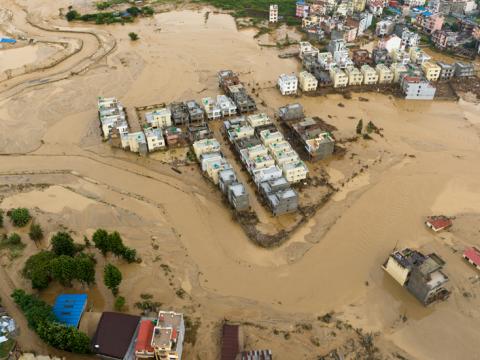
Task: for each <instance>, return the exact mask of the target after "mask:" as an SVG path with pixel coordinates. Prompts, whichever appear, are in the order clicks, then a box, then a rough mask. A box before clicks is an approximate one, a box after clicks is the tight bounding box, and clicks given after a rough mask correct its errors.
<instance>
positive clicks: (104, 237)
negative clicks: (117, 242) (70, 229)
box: [92, 229, 109, 256]
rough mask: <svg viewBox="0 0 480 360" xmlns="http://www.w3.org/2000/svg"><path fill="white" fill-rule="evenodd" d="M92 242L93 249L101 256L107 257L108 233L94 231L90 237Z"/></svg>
mask: <svg viewBox="0 0 480 360" xmlns="http://www.w3.org/2000/svg"><path fill="white" fill-rule="evenodd" d="M92 241H93V243H94V244H95V247H96V248H97V249H98V250H100V252H101V253H102V254H103V256H105V255H107V253H108V251H109V246H108V232H107V231H106V230H104V229H98V230H97V231H95V233H94V234H93V237H92Z"/></svg>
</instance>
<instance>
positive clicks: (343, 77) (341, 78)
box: [330, 68, 348, 88]
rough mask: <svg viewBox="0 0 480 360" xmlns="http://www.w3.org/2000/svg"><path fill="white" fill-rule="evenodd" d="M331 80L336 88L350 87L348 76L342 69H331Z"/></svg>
mask: <svg viewBox="0 0 480 360" xmlns="http://www.w3.org/2000/svg"><path fill="white" fill-rule="evenodd" d="M330 79H331V80H332V83H333V87H334V88H340V87H345V86H347V85H348V76H347V74H345V73H344V72H343V71H342V70H341V69H338V68H333V69H331V70H330Z"/></svg>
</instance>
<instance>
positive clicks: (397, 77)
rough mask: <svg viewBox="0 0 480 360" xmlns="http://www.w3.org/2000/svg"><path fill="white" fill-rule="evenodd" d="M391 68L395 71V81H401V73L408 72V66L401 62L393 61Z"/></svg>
mask: <svg viewBox="0 0 480 360" xmlns="http://www.w3.org/2000/svg"><path fill="white" fill-rule="evenodd" d="M390 70H391V71H392V73H393V82H394V83H398V82H399V81H400V75H402V74H403V73H406V72H407V67H406V66H405V65H403V64H400V63H393V64H392V65H390Z"/></svg>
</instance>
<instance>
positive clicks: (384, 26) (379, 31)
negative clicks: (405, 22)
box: [375, 19, 395, 36]
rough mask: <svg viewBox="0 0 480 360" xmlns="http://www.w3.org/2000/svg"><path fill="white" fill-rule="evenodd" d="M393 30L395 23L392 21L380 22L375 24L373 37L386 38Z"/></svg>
mask: <svg viewBox="0 0 480 360" xmlns="http://www.w3.org/2000/svg"><path fill="white" fill-rule="evenodd" d="M394 30H395V23H394V22H393V21H392V20H388V19H386V20H381V21H379V22H378V23H377V26H376V27H375V35H377V36H386V35H390V34H392V33H393V31H394Z"/></svg>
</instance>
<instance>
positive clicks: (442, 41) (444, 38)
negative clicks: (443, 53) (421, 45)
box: [431, 29, 458, 50]
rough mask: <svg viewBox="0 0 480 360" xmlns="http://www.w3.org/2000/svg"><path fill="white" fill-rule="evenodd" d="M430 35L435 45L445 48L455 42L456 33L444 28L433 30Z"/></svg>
mask: <svg viewBox="0 0 480 360" xmlns="http://www.w3.org/2000/svg"><path fill="white" fill-rule="evenodd" d="M431 35H432V37H431V39H432V42H433V44H434V45H435V47H437V48H439V49H442V50H445V49H447V48H450V47H452V46H454V45H455V44H456V42H457V36H458V33H456V32H454V31H451V30H446V29H445V30H437V31H434V32H433V33H432V34H431Z"/></svg>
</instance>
